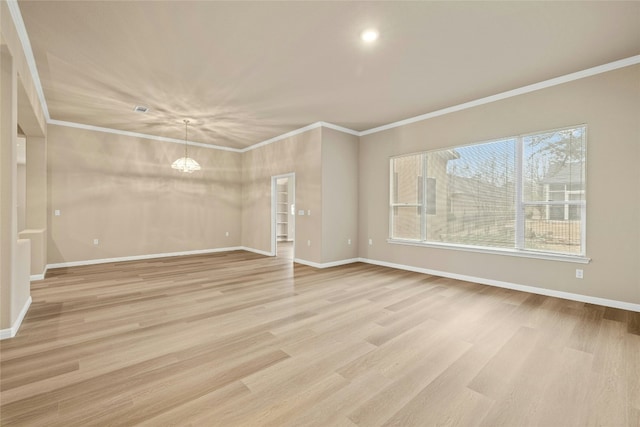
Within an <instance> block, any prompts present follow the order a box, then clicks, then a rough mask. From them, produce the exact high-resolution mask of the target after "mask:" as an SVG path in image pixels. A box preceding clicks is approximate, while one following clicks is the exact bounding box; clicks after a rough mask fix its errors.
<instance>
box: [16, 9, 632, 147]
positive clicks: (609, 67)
mask: <svg viewBox="0 0 640 427" xmlns="http://www.w3.org/2000/svg"><path fill="white" fill-rule="evenodd" d="M7 5H8V7H9V12H10V14H11V18H12V20H13V23H14V25H15V27H16V31H17V32H18V37H19V38H20V43H21V44H22V49H23V50H24V54H25V57H26V60H27V64H28V66H29V71H30V72H31V77H32V79H33V84H34V86H35V88H36V92H37V93H38V98H39V99H40V103H41V106H42V110H43V113H44V116H45V119H46V121H47V123H51V124H59V125H61V126H65V125H64V124H62V123H70V122H62V121H59V120H51V117H50V116H49V109H48V107H47V102H46V99H45V97H44V91H43V89H42V83H41V82H40V76H39V74H38V68H37V66H36V61H35V57H34V56H33V50H32V48H31V42H30V41H29V36H28V34H27V29H26V27H25V25H24V21H23V20H22V14H21V13H20V8H19V6H18V1H17V0H7ZM636 64H640V55H635V56H631V57H629V58H624V59H621V60H618V61H613V62H609V63H607V64H603V65H599V66H596V67H592V68H588V69H586V70H582V71H577V72H575V73H570V74H566V75H564V76H560V77H555V78H553V79H549V80H545V81H542V82H538V83H534V84H530V85H527V86H523V87H520V88H516V89H513V90H509V91H506V92H502V93H499V94H496V95H491V96H487V97H484V98H480V99H476V100H473V101H469V102H465V103H462V104H458V105H454V106H451V107H447V108H443V109H441V110H436V111H433V112H431V113H426V114H422V115H419V116H415V117H410V118H408V119H404V120H400V121H397V122H393V123H389V124H386V125H382V126H378V127H375V128H371V129H367V130H364V131H361V132H359V131H355V130H352V129H348V128H345V127H342V126H337V125H333V124H331V123H327V122H315V123H313V124H310V125H308V126H305V127H302V128H300V129H297V130H294V131H291V132H287V133H285V134H283V135H280V136H276V137H274V138H271V139H268V140H266V141H262V142H259V143H257V144H254V145H251V146H249V147H246V148H244V149H236V148H229V147H221V146H216V145H210V144H202V145H203V146H204V147H205V148H213V149H218V150H225V151H234V152H241V153H244V152H247V151H250V150H253V149H256V148H259V147H262V146H265V145H268V144H271V143H273V142H276V141H280V140H282V139H285V138H289V137H291V136H295V135H298V134H300V133H303V132H306V131H308V130H311V129H315V128H318V127H320V126H325V127H327V128H330V129H334V130H339V131H341V132H345V133H348V134H351V135H355V136H365V135H370V134H373V133H377V132H382V131H385V130H388V129H393V128H396V127H399V126H404V125H407V124H411V123H416V122H420V121H423V120H427V119H431V118H434V117H438V116H443V115H445V114H449V113H454V112H456V111H462V110H466V109H468V108H473V107H477V106H480V105H484V104H488V103H491V102H495V101H500V100H503V99H507V98H512V97H514V96H518V95H523V94H526V93H530V92H534V91H537V90H541V89H546V88H548V87H552V86H556V85H560V84H563V83H569V82H572V81H575V80H579V79H583V78H586V77H591V76H595V75H597V74H602V73H606V72H608V71H613V70H617V69H619V68H624V67H628V66H631V65H636ZM74 125H76V126H78V127H79V126H86V127H84V129H89V128H92V127H93V126H89V125H80V124H78V123H74ZM99 129H107V128H99ZM103 132H110V133H120V132H125V131H117V130H113V129H111V130H103ZM122 134H124V135H131V134H135V133H134V132H126V133H122ZM135 135H136V136H139V137H141V138H148V139H154V140H159V141H163V140H164V141H166V140H170V139H171V138H166V139H165V138H162V137H154V136H151V135H145V134H135ZM175 141H176V140H171V141H169V142H175ZM182 142H183V141H182ZM192 144H194V145H195V144H199V143H192Z"/></svg>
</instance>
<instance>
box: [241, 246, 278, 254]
mask: <svg viewBox="0 0 640 427" xmlns="http://www.w3.org/2000/svg"><path fill="white" fill-rule="evenodd" d="M238 249H240V250H242V251H247V252H253V253H256V254H260V255H264V256H276V254H274V253H273V252H267V251H263V250H260V249H254V248H250V247H248V246H240V247H238Z"/></svg>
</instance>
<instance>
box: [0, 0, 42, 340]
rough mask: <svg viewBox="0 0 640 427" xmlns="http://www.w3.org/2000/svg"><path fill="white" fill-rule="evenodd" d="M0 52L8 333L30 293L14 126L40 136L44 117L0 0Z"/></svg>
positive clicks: (0, 209) (0, 262)
mask: <svg viewBox="0 0 640 427" xmlns="http://www.w3.org/2000/svg"><path fill="white" fill-rule="evenodd" d="M0 53H1V54H2V58H1V60H0V65H1V68H2V70H1V75H0V100H1V105H0V187H1V188H2V191H1V192H0V335H1V336H2V337H8V336H11V335H12V334H14V333H15V332H16V330H17V328H18V326H19V316H20V314H21V313H22V312H23V310H24V309H25V308H26V307H27V304H28V302H29V296H30V284H29V264H30V244H29V242H28V241H18V212H17V209H18V206H17V205H18V198H17V197H18V194H17V191H18V180H19V179H18V169H17V165H16V161H17V157H16V148H15V144H16V138H17V132H18V125H20V127H21V128H22V130H23V131H24V132H25V134H26V135H27V136H29V135H34V134H35V135H38V136H41V137H44V136H45V126H44V123H45V119H44V112H43V110H42V106H41V105H40V102H39V99H38V96H37V92H36V89H35V85H34V84H33V80H32V78H31V74H30V72H29V68H28V64H27V61H26V57H25V54H24V51H23V50H22V45H21V43H20V41H19V38H18V33H17V31H16V28H15V26H14V24H13V21H12V19H11V15H10V12H9V5H8V3H7V2H0ZM44 197H46V195H45V196H44ZM20 205H21V206H20V208H21V209H22V207H23V206H24V204H23V203H21V204H20ZM20 214H21V218H24V217H26V215H28V213H27V212H24V213H23V212H20ZM20 225H22V223H21V224H20Z"/></svg>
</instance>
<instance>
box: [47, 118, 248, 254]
mask: <svg viewBox="0 0 640 427" xmlns="http://www.w3.org/2000/svg"><path fill="white" fill-rule="evenodd" d="M47 142H48V147H47V152H48V186H49V227H48V229H49V242H48V263H49V264H56V263H66V262H73V261H85V260H92V259H105V258H115V257H127V256H135V255H149V254H159V253H170V252H181V251H192V250H205V249H217V248H225V247H235V246H238V245H239V244H240V227H241V224H240V215H241V181H240V180H241V154H240V153H234V152H229V151H220V150H211V149H206V148H200V147H190V148H189V155H190V156H191V157H193V158H194V159H196V160H197V161H198V162H199V163H200V164H201V165H202V171H199V172H195V173H193V174H185V173H183V172H179V171H176V170H174V169H171V163H172V162H173V161H174V160H175V159H176V158H178V157H181V156H182V155H183V152H184V151H183V150H184V146H182V145H180V144H174V143H168V142H158V141H154V140H148V139H142V138H135V137H130V136H122V135H116V134H110V133H103V132H95V131H90V130H83V129H76V128H70V127H62V126H56V125H49V129H48V141H47ZM55 210H60V212H61V215H60V216H54V215H53V213H54V211H55ZM227 231H228V232H229V237H226V236H225V233H226V232H227ZM94 239H98V240H99V244H98V245H94V244H93V240H94Z"/></svg>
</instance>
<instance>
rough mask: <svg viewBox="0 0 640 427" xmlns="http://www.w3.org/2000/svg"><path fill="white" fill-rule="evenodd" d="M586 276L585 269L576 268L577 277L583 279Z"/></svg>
mask: <svg viewBox="0 0 640 427" xmlns="http://www.w3.org/2000/svg"><path fill="white" fill-rule="evenodd" d="M583 277H584V271H583V270H582V269H581V268H576V279H582V278H583Z"/></svg>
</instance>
